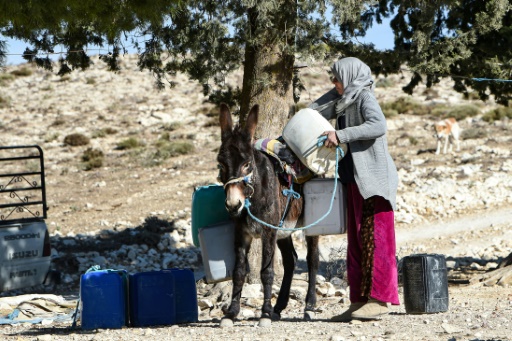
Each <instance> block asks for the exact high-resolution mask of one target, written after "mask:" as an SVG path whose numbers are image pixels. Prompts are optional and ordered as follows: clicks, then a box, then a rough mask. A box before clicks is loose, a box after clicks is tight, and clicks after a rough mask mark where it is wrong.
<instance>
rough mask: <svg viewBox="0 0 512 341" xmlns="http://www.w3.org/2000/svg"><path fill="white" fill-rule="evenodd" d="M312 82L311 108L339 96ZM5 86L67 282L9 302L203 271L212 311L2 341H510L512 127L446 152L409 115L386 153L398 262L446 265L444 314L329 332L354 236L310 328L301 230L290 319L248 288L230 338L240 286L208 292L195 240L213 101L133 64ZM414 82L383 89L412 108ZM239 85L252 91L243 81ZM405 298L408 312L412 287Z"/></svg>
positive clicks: (20, 70)
mask: <svg viewBox="0 0 512 341" xmlns="http://www.w3.org/2000/svg"><path fill="white" fill-rule="evenodd" d="M24 70H25V71H24ZM26 70H28V71H26ZM301 73H302V75H303V78H304V82H305V85H306V88H307V91H306V92H304V93H303V97H302V100H301V102H303V103H304V104H307V103H308V102H310V101H311V100H314V99H315V98H317V97H318V96H319V95H320V94H321V93H323V92H324V91H325V90H326V89H328V88H329V86H330V85H329V82H328V79H327V74H326V73H325V72H324V70H323V68H321V67H309V68H306V69H304V70H303V71H301ZM0 76H1V78H0V131H1V134H0V145H31V144H37V145H40V146H41V147H42V148H43V150H44V155H45V170H46V185H47V200H48V206H49V208H50V209H49V211H48V219H47V224H48V227H49V230H50V233H51V241H52V246H53V250H52V252H53V260H52V267H53V268H54V269H55V270H58V271H59V272H60V273H61V282H60V283H58V284H52V285H47V286H38V287H35V288H28V289H24V290H17V291H11V292H4V293H1V294H0V295H1V296H3V297H8V296H10V297H15V296H19V295H23V294H38V293H40V294H43V293H44V294H48V293H52V294H56V295H66V297H68V296H67V295H70V296H72V297H73V296H74V297H75V298H76V295H77V294H78V283H79V276H80V275H81V274H82V273H84V272H85V271H86V270H87V269H88V268H90V267H91V266H93V265H96V264H97V265H100V266H102V267H103V268H120V269H126V270H128V271H129V272H131V273H135V272H142V271H149V270H155V269H161V268H172V267H192V268H193V269H194V270H195V274H196V277H197V279H198V281H197V291H198V299H199V309H200V315H199V320H200V321H199V322H198V323H195V324H191V325H179V326H169V327H154V328H124V329H121V330H97V331H82V330H80V329H78V330H71V329H70V328H69V326H70V324H65V323H64V324H63V323H60V324H59V323H54V324H52V325H41V324H34V325H32V324H21V325H12V326H11V325H3V326H0V334H1V335H2V339H6V340H99V339H102V340H126V339H133V340H149V339H157V340H160V339H171V340H174V339H176V340H177V339H186V340H192V339H194V340H196V339H197V340H217V339H222V338H226V337H229V338H234V339H239V340H264V339H271V340H297V339H304V338H308V339H310V340H370V339H376V340H379V339H381V340H384V339H390V340H438V339H447V340H506V339H510V337H509V336H508V335H509V330H510V328H511V325H510V322H509V316H510V313H511V311H512V289H511V288H510V286H509V285H510V283H511V280H510V278H508V279H507V278H502V276H499V277H497V278H494V277H492V274H495V273H496V272H497V271H496V270H495V269H496V268H497V267H498V265H499V263H500V262H501V261H502V260H503V259H504V258H505V257H506V256H507V255H508V254H510V253H511V252H512V238H511V237H512V236H511V232H510V227H511V223H510V221H512V220H511V218H512V196H511V193H512V192H511V189H512V175H511V172H510V170H511V169H512V161H511V158H510V145H511V142H512V141H511V140H512V138H511V130H512V126H511V124H510V122H505V121H498V122H495V123H492V124H490V123H487V122H485V121H483V120H482V119H481V115H477V116H475V117H473V118H469V119H465V120H462V121H460V125H461V127H462V129H464V131H466V132H471V134H466V135H465V136H466V138H465V139H464V140H463V141H462V143H461V151H460V152H458V153H455V152H453V153H448V154H445V155H443V154H440V155H435V154H434V151H435V147H436V142H435V140H434V138H433V136H432V128H431V125H432V123H433V121H434V118H433V117H431V116H425V115H423V116H420V115H415V114H414V113H403V114H400V115H397V116H394V117H391V118H389V119H388V128H389V136H388V142H389V147H390V151H391V153H392V156H393V158H394V160H395V162H396V165H397V168H398V170H399V176H400V184H399V195H398V210H397V212H396V221H397V228H396V233H397V246H398V252H397V253H398V254H397V256H398V257H399V258H402V257H404V256H407V255H410V254H415V253H440V254H444V255H445V256H446V259H447V265H448V268H449V283H450V285H449V295H450V308H449V311H448V312H445V313H439V314H419V315H411V314H406V312H405V307H404V305H403V304H402V305H400V306H396V307H392V308H391V310H392V314H390V315H389V316H387V317H385V318H384V319H383V320H381V321H374V322H366V323H357V322H353V323H350V324H341V323H331V322H329V318H330V317H331V316H333V315H336V314H339V313H341V311H343V310H344V309H345V308H346V307H347V306H348V299H347V290H348V288H347V287H346V284H345V282H344V281H343V271H342V270H340V269H342V268H343V258H344V255H343V250H344V245H345V236H344V235H337V236H325V237H322V239H321V243H322V253H321V255H322V264H321V276H319V278H318V286H317V291H318V294H319V302H318V308H319V311H318V312H317V314H316V317H315V318H314V319H313V321H311V322H304V321H302V320H301V318H302V310H303V298H304V288H305V273H304V268H305V266H304V253H305V251H304V244H303V238H302V237H301V236H300V235H297V237H296V247H297V251H298V253H299V256H300V259H301V262H300V264H299V266H298V268H297V271H296V280H295V281H294V284H293V290H292V292H293V295H292V298H291V302H290V304H289V307H288V308H287V310H286V311H285V312H284V313H283V319H282V321H280V322H274V323H273V324H272V326H271V327H269V328H259V327H257V326H256V325H257V316H258V313H259V307H260V305H261V296H262V294H261V291H260V288H259V286H258V285H248V286H247V288H245V290H244V300H243V306H242V308H243V309H242V313H241V316H240V321H237V323H236V324H235V327H234V328H231V329H228V330H226V329H221V328H218V327H217V325H218V321H219V318H220V317H221V316H222V314H221V308H222V306H224V305H225V304H227V303H228V301H229V295H230V283H229V282H222V283H220V284H217V285H212V284H207V283H205V282H204V280H202V279H201V277H202V260H201V252H200V250H199V248H196V247H195V246H194V245H193V244H192V236H191V228H190V213H191V212H190V211H191V209H190V205H191V196H192V193H193V191H194V188H196V187H198V186H202V185H207V184H211V183H214V182H215V181H216V180H215V179H216V175H217V168H216V162H215V155H216V151H217V149H218V146H219V144H220V131H219V128H218V126H217V124H216V114H217V109H216V108H215V107H213V106H212V105H210V104H206V103H205V101H204V97H203V95H202V92H201V87H200V86H199V85H197V84H195V83H193V82H191V81H189V80H187V79H186V78H185V77H184V76H182V75H179V76H177V77H176V79H175V81H176V82H177V86H176V87H175V88H173V89H170V90H165V91H163V92H158V91H156V90H155V89H154V87H153V79H152V77H151V76H150V75H148V74H146V73H144V72H140V71H138V70H137V67H136V63H135V59H134V57H133V56H126V57H125V58H124V65H123V69H122V71H120V72H119V73H110V72H107V71H106V69H105V67H104V66H103V65H102V64H101V63H100V62H99V61H98V63H96V65H95V66H94V67H93V68H92V69H91V70H88V71H86V72H78V71H75V72H73V73H72V74H71V75H69V76H65V77H62V78H61V77H59V76H56V75H54V74H51V73H48V72H46V71H43V70H40V69H36V68H34V67H32V66H30V65H20V66H9V67H7V68H6V69H5V70H4V71H3V72H2V73H0ZM403 76H404V75H395V76H390V77H388V79H387V80H388V81H389V82H388V85H387V86H386V87H384V86H381V87H377V89H376V94H377V97H378V98H379V101H380V102H381V103H385V102H390V101H393V100H396V99H398V98H401V97H406V95H405V94H404V93H403V92H401V90H400V87H401V86H403V85H405V84H406V82H407V77H405V78H404V77H403ZM405 76H406V75H405ZM229 82H231V83H232V84H240V83H241V74H240V73H237V74H235V75H232V76H231V77H230V79H229ZM413 97H414V98H415V99H416V100H417V101H418V102H420V103H424V104H425V105H434V104H439V103H443V104H447V105H450V106H458V105H460V104H461V103H468V101H463V100H462V98H461V96H460V95H459V94H457V93H454V92H453V91H452V90H451V89H450V84H449V83H444V82H443V83H441V84H440V85H438V86H437V87H436V91H435V92H434V93H433V92H432V91H426V90H425V88H424V87H422V86H421V85H420V87H419V88H418V89H416V91H415V94H414V96H413ZM471 103H472V104H474V105H476V106H478V107H479V109H480V110H481V113H482V114H483V113H485V112H486V111H488V110H490V109H492V108H494V107H495V105H494V104H493V103H492V102H489V103H485V104H482V103H480V102H478V101H472V102H471ZM77 133H78V134H82V135H84V136H86V137H88V139H89V142H88V143H87V144H84V145H79V146H73V145H70V144H69V141H68V140H66V137H67V136H69V135H71V134H77ZM66 141H68V142H66ZM134 141H135V142H134ZM162 141H164V142H165V143H164V142H162ZM170 142H179V143H181V145H193V147H194V148H193V150H192V151H190V152H189V153H188V154H184V155H180V154H176V155H175V154H172V153H171V155H172V156H170V157H167V156H169V149H165V150H163V147H162V145H164V146H168V143H170ZM166 143H167V144H166ZM187 148H189V147H187ZM88 149H92V150H97V151H101V152H102V153H103V155H104V158H103V163H102V165H101V166H100V167H98V168H92V169H90V170H85V169H86V168H88V165H87V163H86V161H84V160H83V156H84V153H86V152H87V150H88ZM166 153H167V154H166ZM89 168H90V167H89ZM493 270H494V271H493ZM498 271H499V270H498ZM509 277H510V276H509ZM499 279H501V282H498V280H499ZM277 290H278V289H277V287H276V289H275V291H276V292H277ZM400 294H401V299H402V302H403V288H402V287H401V288H400ZM0 308H1V307H0Z"/></svg>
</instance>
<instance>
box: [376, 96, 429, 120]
mask: <svg viewBox="0 0 512 341" xmlns="http://www.w3.org/2000/svg"><path fill="white" fill-rule="evenodd" d="M380 106H381V108H382V111H383V112H384V115H385V116H386V117H393V116H394V115H396V114H410V115H428V114H429V113H430V109H429V108H428V107H427V106H426V105H423V104H420V103H418V102H416V101H415V100H413V99H412V98H410V97H400V98H398V99H397V100H396V101H394V102H386V103H382V104H381V105H380Z"/></svg>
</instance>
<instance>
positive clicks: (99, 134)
mask: <svg viewBox="0 0 512 341" xmlns="http://www.w3.org/2000/svg"><path fill="white" fill-rule="evenodd" d="M113 134H117V130H116V129H114V128H110V127H107V128H103V129H98V130H96V131H94V133H93V134H92V138H98V137H105V136H107V135H113Z"/></svg>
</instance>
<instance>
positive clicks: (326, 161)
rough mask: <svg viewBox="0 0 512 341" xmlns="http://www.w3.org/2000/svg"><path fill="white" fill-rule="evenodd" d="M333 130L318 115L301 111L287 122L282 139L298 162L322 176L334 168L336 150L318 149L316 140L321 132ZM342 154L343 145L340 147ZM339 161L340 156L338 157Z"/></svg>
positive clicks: (310, 110) (345, 148) (304, 110)
mask: <svg viewBox="0 0 512 341" xmlns="http://www.w3.org/2000/svg"><path fill="white" fill-rule="evenodd" d="M329 130H334V128H333V126H332V125H331V124H330V123H329V121H327V120H326V119H325V118H324V117H323V116H322V115H320V113H319V112H318V111H316V110H313V109H309V108H306V109H302V110H300V111H298V112H297V113H296V114H295V115H294V116H293V117H292V118H291V119H290V121H288V123H287V124H286V126H285V127H284V129H283V134H282V136H283V139H284V140H285V142H286V144H287V146H288V147H290V149H291V150H292V151H293V152H294V153H295V155H297V157H298V158H299V159H300V161H301V162H302V163H303V164H304V165H305V166H306V167H308V168H309V169H310V170H311V171H312V172H314V173H315V174H318V175H323V174H326V173H330V172H332V171H333V170H334V169H335V167H336V149H335V148H326V147H324V146H323V145H321V146H320V147H318V145H317V143H318V138H319V137H320V136H321V135H322V133H323V132H325V131H329ZM341 148H342V149H343V151H344V152H346V150H347V146H346V145H345V144H343V145H341ZM340 159H341V156H340Z"/></svg>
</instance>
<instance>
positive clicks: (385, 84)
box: [375, 78, 395, 88]
mask: <svg viewBox="0 0 512 341" xmlns="http://www.w3.org/2000/svg"><path fill="white" fill-rule="evenodd" d="M394 85H395V82H394V81H393V80H392V79H389V78H380V79H379V80H378V81H377V83H375V87H376V88H389V87H392V86H394Z"/></svg>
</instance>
